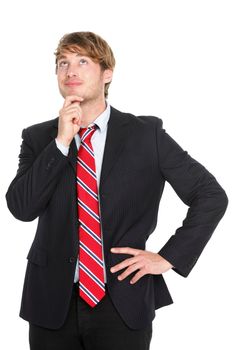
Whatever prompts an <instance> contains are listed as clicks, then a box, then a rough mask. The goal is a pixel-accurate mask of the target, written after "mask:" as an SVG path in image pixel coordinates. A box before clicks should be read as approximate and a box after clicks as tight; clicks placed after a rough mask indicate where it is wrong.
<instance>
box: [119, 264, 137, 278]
mask: <svg viewBox="0 0 233 350" xmlns="http://www.w3.org/2000/svg"><path fill="white" fill-rule="evenodd" d="M142 268H143V265H142V264H141V263H137V264H133V265H131V266H129V267H128V268H127V269H126V270H125V271H124V272H123V273H122V274H120V275H119V276H117V278H118V280H120V281H122V280H123V279H125V278H126V277H128V276H129V275H130V274H131V273H133V272H134V271H136V270H139V269H142Z"/></svg>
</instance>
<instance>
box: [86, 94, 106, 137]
mask: <svg viewBox="0 0 233 350" xmlns="http://www.w3.org/2000/svg"><path fill="white" fill-rule="evenodd" d="M105 102H106V109H105V110H104V111H103V113H101V114H100V115H99V116H98V117H97V118H96V119H95V120H94V122H93V123H91V124H90V125H88V126H92V125H94V124H96V125H97V126H98V128H99V130H100V132H103V131H104V130H105V129H106V127H107V124H108V120H109V117H110V104H109V103H108V101H107V100H106V101H105Z"/></svg>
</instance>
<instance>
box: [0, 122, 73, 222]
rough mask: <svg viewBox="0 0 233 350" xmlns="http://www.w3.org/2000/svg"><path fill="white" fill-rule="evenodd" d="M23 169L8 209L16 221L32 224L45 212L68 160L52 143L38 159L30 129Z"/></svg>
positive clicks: (24, 144) (23, 152)
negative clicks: (30, 222) (31, 222)
mask: <svg viewBox="0 0 233 350" xmlns="http://www.w3.org/2000/svg"><path fill="white" fill-rule="evenodd" d="M22 139H23V141H22V144H21V150H20V154H19V165H18V170H17V173H16V176H15V178H14V179H13V181H12V182H11V184H10V186H9V188H8V190H7V193H6V201H7V206H8V208H9V210H10V211H11V213H12V214H13V215H14V217H15V218H16V219H19V220H22V221H32V220H34V219H35V218H36V217H38V216H39V215H40V214H41V213H42V212H43V210H44V209H45V207H46V205H47V203H48V201H49V199H50V198H51V196H52V194H53V191H54V189H55V187H56V185H57V182H58V181H59V178H60V174H61V172H62V170H63V169H64V167H65V166H66V165H67V163H68V160H67V157H66V156H64V155H63V154H62V153H61V151H60V150H59V149H58V148H57V146H56V143H55V140H52V141H51V142H50V143H49V144H48V145H47V146H46V147H45V148H44V149H43V150H42V151H41V153H40V154H39V155H35V153H34V151H33V147H32V142H31V139H30V134H29V132H28V130H27V129H23V131H22Z"/></svg>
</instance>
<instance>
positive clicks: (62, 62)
mask: <svg viewBox="0 0 233 350" xmlns="http://www.w3.org/2000/svg"><path fill="white" fill-rule="evenodd" d="M58 66H59V67H60V68H63V67H67V66H68V62H67V61H60V62H59V63H58Z"/></svg>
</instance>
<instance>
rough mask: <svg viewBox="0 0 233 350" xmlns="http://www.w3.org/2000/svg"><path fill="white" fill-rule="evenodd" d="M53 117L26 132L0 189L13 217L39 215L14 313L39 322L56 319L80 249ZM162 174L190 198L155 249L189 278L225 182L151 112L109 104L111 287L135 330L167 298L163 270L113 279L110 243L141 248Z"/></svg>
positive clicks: (70, 177) (106, 159)
mask: <svg viewBox="0 0 233 350" xmlns="http://www.w3.org/2000/svg"><path fill="white" fill-rule="evenodd" d="M57 131H58V118H55V119H52V120H49V121H46V122H42V123H39V124H36V125H32V126H30V127H28V128H26V129H24V130H23V132H22V139H23V141H22V145H21V151H20V155H19V167H18V171H17V174H16V177H15V178H14V179H13V181H12V182H11V184H10V186H9V188H8V191H7V193H6V200H7V205H8V208H9V210H10V211H11V213H12V214H13V215H14V216H15V217H16V218H17V219H19V220H22V221H32V220H34V219H36V218H38V226H37V230H36V233H35V237H34V240H33V242H32V245H31V248H30V250H29V253H28V255H27V259H28V263H27V269H26V274H25V280H24V287H23V294H22V302H21V309H20V316H21V317H22V318H23V319H25V320H28V321H29V322H31V323H34V324H36V325H39V326H42V327H47V328H51V329H57V328H59V327H60V326H61V325H62V324H63V322H64V321H65V317H66V314H67V311H68V307H69V301H70V298H71V294H72V286H73V279H74V272H75V265H76V260H77V249H78V218H77V204H76V155H77V148H76V145H75V141H74V139H73V141H72V143H71V145H70V150H69V154H68V157H66V156H64V155H63V154H62V153H61V152H60V150H59V149H58V148H57V147H56V144H55V138H56V136H57ZM165 181H168V182H169V183H170V184H171V186H172V187H173V188H174V190H175V192H176V193H177V195H178V196H179V197H180V199H181V200H182V201H183V202H184V203H185V204H186V205H187V206H189V209H188V212H187V216H186V218H185V220H184V221H183V225H182V227H180V228H178V229H177V231H176V232H175V234H174V235H172V236H171V238H170V239H169V240H168V242H167V243H166V244H165V245H164V246H163V247H162V248H161V250H160V251H159V252H158V253H159V254H160V255H161V256H163V257H164V258H165V259H167V260H168V261H169V262H170V263H171V264H172V265H173V266H174V268H173V269H174V271H176V272H177V273H178V274H180V275H182V276H184V277H187V276H188V274H189V273H190V271H191V270H192V268H193V266H194V265H195V263H196V262H197V260H198V258H199V256H200V254H201V252H202V250H203V249H204V247H205V245H206V243H207V242H208V240H209V239H210V237H211V235H212V233H213V231H214V230H215V228H216V226H217V224H218V222H219V221H220V219H221V218H222V216H223V215H224V212H225V210H226V207H227V202H228V199H227V196H226V193H225V191H224V190H223V189H222V187H221V186H220V185H219V183H218V182H217V181H216V179H215V177H214V176H213V175H212V174H210V173H209V172H208V170H207V169H206V168H205V167H204V166H202V165H201V164H200V163H199V162H197V161H196V160H194V159H193V158H192V157H190V155H189V154H188V153H187V152H186V151H184V150H183V149H182V148H181V147H180V146H179V145H178V144H177V143H176V142H175V141H174V140H173V139H172V138H171V137H170V136H169V135H168V134H167V133H166V131H165V130H164V129H163V128H162V120H161V119H159V118H156V117H153V116H138V117H136V116H134V115H132V114H129V113H122V112H120V111H118V110H117V109H115V108H113V107H111V114H110V119H109V123H108V131H107V138H106V144H105V150H104V156H103V164H102V171H101V178H100V186H99V196H100V208H101V222H102V228H103V240H104V258H105V264H106V273H107V286H108V290H109V295H110V297H111V299H112V302H113V304H114V305H115V307H116V309H117V310H118V312H119V314H120V315H121V317H122V319H123V320H124V321H125V323H126V324H127V325H128V326H129V327H130V328H132V329H141V328H143V327H145V326H146V325H148V324H149V323H150V322H151V321H152V320H153V319H154V317H155V310H156V309H158V308H160V307H162V306H165V305H169V304H171V303H172V302H173V301H172V298H171V295H170V293H169V291H168V288H167V286H166V284H165V281H164V279H163V276H162V275H151V274H148V275H145V276H143V277H142V278H141V279H140V280H139V281H138V282H137V283H135V284H133V285H131V284H130V283H129V279H130V277H128V278H126V279H125V280H123V281H121V282H119V281H118V280H117V274H112V273H111V272H110V267H111V266H114V265H116V264H117V263H118V262H120V261H122V260H124V259H126V258H127V257H128V256H127V255H125V254H113V253H111V252H110V248H111V247H114V246H119V247H126V246H129V247H132V248H137V249H145V244H146V240H147V239H148V237H149V235H150V234H151V233H152V232H153V231H154V230H155V227H156V222H157V213H158V208H159V203H160V199H161V196H162V193H163V189H164V184H165Z"/></svg>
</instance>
